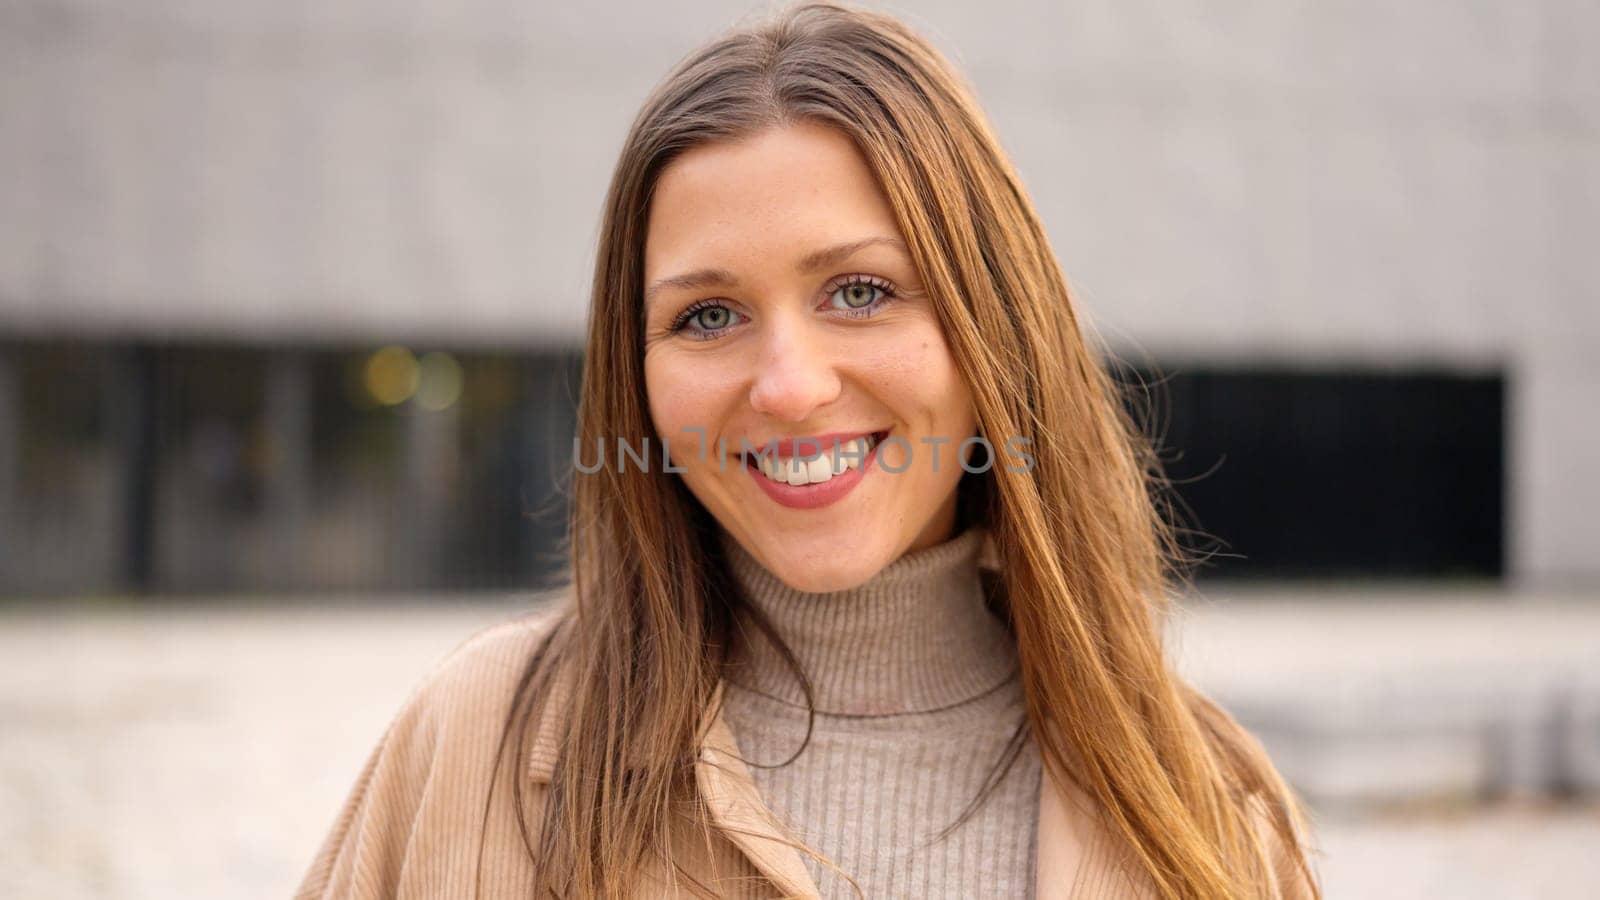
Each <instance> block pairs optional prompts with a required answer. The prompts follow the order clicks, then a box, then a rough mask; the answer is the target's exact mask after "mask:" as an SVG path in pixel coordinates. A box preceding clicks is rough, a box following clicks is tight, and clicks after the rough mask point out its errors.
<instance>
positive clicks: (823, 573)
mask: <svg viewBox="0 0 1600 900" xmlns="http://www.w3.org/2000/svg"><path fill="white" fill-rule="evenodd" d="M774 565H775V566H776V568H774V569H772V574H774V575H776V576H777V577H778V579H779V580H780V581H782V582H783V583H784V584H787V585H788V586H790V587H792V588H794V589H795V590H797V591H804V592H806V593H808V594H828V593H833V592H835V591H847V590H849V589H851V588H853V587H856V586H858V585H860V584H862V583H863V582H865V581H867V580H869V579H870V578H872V576H874V575H876V574H877V573H878V572H879V571H881V570H882V569H883V566H882V565H876V564H874V562H873V560H872V559H870V558H868V557H867V556H866V555H863V556H862V557H861V558H859V559H840V558H838V557H834V558H831V559H829V560H828V561H827V562H826V563H825V564H823V565H807V564H806V563H805V561H804V560H798V559H791V560H786V561H784V562H783V563H778V562H777V561H776V560H775V561H774Z"/></svg>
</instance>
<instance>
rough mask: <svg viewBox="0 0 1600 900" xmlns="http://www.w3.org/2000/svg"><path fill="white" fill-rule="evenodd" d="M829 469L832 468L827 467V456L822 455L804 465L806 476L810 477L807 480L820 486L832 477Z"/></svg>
mask: <svg viewBox="0 0 1600 900" xmlns="http://www.w3.org/2000/svg"><path fill="white" fill-rule="evenodd" d="M831 468H832V467H831V466H829V465H828V456H827V454H823V455H822V456H819V457H817V458H816V459H813V460H811V461H810V462H808V463H806V474H807V475H809V476H810V477H809V478H808V480H809V481H810V482H811V483H812V484H820V483H822V482H824V481H827V480H828V479H829V478H832V477H833V472H832V471H831Z"/></svg>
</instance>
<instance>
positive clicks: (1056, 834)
mask: <svg viewBox="0 0 1600 900" xmlns="http://www.w3.org/2000/svg"><path fill="white" fill-rule="evenodd" d="M573 680H574V673H573V672H572V671H571V670H570V668H569V667H566V666H563V667H561V669H560V670H559V671H558V672H557V673H556V678H555V680H554V682H553V683H552V685H551V688H550V696H549V699H548V701H547V702H546V703H545V705H544V709H543V711H542V712H541V713H540V720H539V725H538V727H537V728H536V729H535V733H534V736H533V742H532V747H531V749H530V752H529V760H528V775H529V777H531V778H532V779H533V780H534V781H535V782H538V783H543V784H548V783H549V782H550V779H551V777H552V774H553V773H554V770H555V761H556V755H557V753H558V752H559V750H560V738H561V734H562V733H563V731H564V730H565V728H564V726H565V722H564V721H562V720H561V717H560V716H561V714H562V713H564V711H565V710H566V704H567V700H568V698H569V697H570V696H571V692H572V684H573ZM721 699H722V685H721V684H718V685H717V688H716V693H715V694H714V695H713V697H712V703H711V709H714V710H716V711H717V712H716V714H715V715H714V716H712V717H711V718H710V719H709V722H708V723H707V724H706V726H705V728H704V732H703V733H704V735H705V738H704V741H703V742H702V749H701V753H700V757H699V759H698V760H697V761H696V763H695V779H696V783H697V785H698V787H699V789H700V794H701V797H702V800H703V801H704V802H705V804H706V807H707V810H708V811H709V812H710V814H711V818H712V821H713V822H715V823H716V825H717V826H718V827H719V828H720V829H721V830H722V832H723V833H724V834H725V835H726V837H727V838H728V839H729V840H730V841H731V842H732V843H733V844H734V845H735V846H737V847H738V848H739V850H740V851H741V852H742V853H743V854H744V855H745V856H746V857H747V858H748V859H749V861H750V863H751V864H752V865H754V866H755V867H756V869H758V870H759V871H760V872H761V874H762V875H764V876H765V877H766V878H768V879H769V880H770V881H772V883H773V884H775V885H776V886H777V887H778V889H779V890H780V891H782V892H783V896H785V897H801V898H818V897H820V896H821V895H820V893H819V892H818V890H817V886H816V883H815V882H814V881H813V880H812V878H811V874H810V872H809V871H808V870H807V869H806V866H805V863H804V862H803V860H802V857H801V854H800V851H799V850H796V849H795V848H794V847H793V846H791V845H790V840H791V839H790V838H788V837H787V836H786V835H785V834H784V831H783V828H782V826H781V824H780V823H778V822H777V820H776V818H775V817H774V816H773V814H772V813H771V811H770V810H769V809H768V808H767V806H766V804H765V803H764V802H763V801H762V799H761V793H760V790H759V788H758V787H757V786H756V783H755V780H754V779H753V778H752V777H751V776H750V769H749V767H748V766H746V765H745V764H744V762H743V761H742V760H741V757H740V755H739V745H738V741H737V740H736V738H735V737H734V734H733V731H732V729H731V728H730V727H729V726H728V723H727V721H726V720H724V718H723V717H722V713H721V709H722V704H721V702H720V701H721ZM1036 829H1037V830H1036V834H1035V837H1036V840H1037V850H1036V854H1035V859H1036V864H1035V872H1034V879H1035V894H1036V897H1037V900H1101V898H1113V897H1114V898H1144V897H1153V896H1154V891H1153V890H1151V889H1150V887H1149V886H1148V884H1147V883H1146V882H1145V881H1144V880H1143V879H1141V878H1140V877H1139V876H1138V875H1137V874H1136V873H1135V872H1134V871H1132V870H1130V869H1129V868H1128V867H1127V866H1125V865H1122V864H1121V859H1122V855H1121V854H1120V853H1118V852H1116V849H1117V847H1118V846H1119V844H1118V842H1117V841H1116V840H1115V838H1114V836H1113V835H1112V834H1111V833H1110V832H1109V831H1108V830H1107V829H1106V827H1105V825H1104V823H1103V822H1102V820H1101V817H1100V816H1098V815H1097V814H1096V812H1095V808H1094V804H1093V803H1092V802H1091V801H1090V800H1089V798H1088V797H1087V795H1085V794H1084V793H1083V791H1082V790H1081V789H1079V788H1078V787H1077V786H1076V785H1074V784H1071V783H1069V784H1068V785H1067V786H1066V788H1065V789H1061V788H1059V787H1057V786H1056V784H1055V780H1054V779H1052V778H1051V777H1050V776H1049V774H1048V769H1047V770H1046V771H1045V773H1044V776H1043V783H1042V784H1041V785H1040V790H1039V818H1038V825H1037V826H1036Z"/></svg>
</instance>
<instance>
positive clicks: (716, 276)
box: [644, 236, 906, 305]
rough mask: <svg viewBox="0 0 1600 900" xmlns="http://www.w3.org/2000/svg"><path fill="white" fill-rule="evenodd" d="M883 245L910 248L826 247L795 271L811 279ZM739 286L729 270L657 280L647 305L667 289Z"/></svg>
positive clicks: (889, 240)
mask: <svg viewBox="0 0 1600 900" xmlns="http://www.w3.org/2000/svg"><path fill="white" fill-rule="evenodd" d="M880 244H882V245H886V246H893V247H899V248H900V249H901V250H904V249H905V248H906V245H905V243H904V242H903V241H901V240H900V239H899V238H893V237H884V236H877V237H867V238H862V239H860V240H858V241H846V242H844V243H842V244H834V245H833V246H831V247H824V248H822V249H821V250H814V251H812V252H810V253H807V254H806V255H805V256H803V257H801V259H800V262H799V263H797V264H796V265H795V271H796V272H799V273H800V274H802V275H810V274H813V273H815V272H817V271H819V270H821V269H826V268H828V267H830V266H836V265H838V264H839V263H842V262H844V261H845V260H847V259H849V258H850V257H851V256H853V255H854V254H856V253H857V252H859V251H861V250H865V249H866V248H868V247H873V246H877V245H880ZM738 286H739V279H738V278H737V277H736V276H735V275H734V274H733V273H732V272H730V271H728V270H727V269H696V270H694V271H693V272H685V273H683V274H682V275H669V276H667V277H665V278H658V279H656V280H655V281H654V282H652V283H651V284H650V287H649V288H647V289H646V290H645V292H644V302H645V304H646V305H648V304H649V303H650V300H651V299H652V298H653V297H655V295H656V294H658V293H660V292H661V291H663V290H666V289H667V288H680V289H685V290H693V289H696V288H708V287H738Z"/></svg>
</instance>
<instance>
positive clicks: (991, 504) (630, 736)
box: [301, 4, 1318, 898]
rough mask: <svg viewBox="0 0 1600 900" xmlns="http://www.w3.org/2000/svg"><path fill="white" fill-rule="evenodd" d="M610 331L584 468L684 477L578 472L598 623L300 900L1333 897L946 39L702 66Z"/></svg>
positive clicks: (441, 698) (628, 209)
mask: <svg viewBox="0 0 1600 900" xmlns="http://www.w3.org/2000/svg"><path fill="white" fill-rule="evenodd" d="M592 302H593V308H592V313H591V317H590V331H589V336H588V343H587V350H586V357H585V363H584V365H585V370H584V378H583V387H582V396H581V403H580V410H579V423H578V439H579V446H600V447H602V448H604V447H606V446H609V445H610V444H611V443H613V442H615V443H617V444H618V445H620V446H632V447H636V448H637V447H644V446H648V445H649V443H650V442H652V441H654V442H656V445H657V446H662V447H664V448H666V454H667V457H668V460H669V462H670V465H668V466H663V467H661V468H652V467H651V466H649V465H647V464H638V465H634V466H632V467H631V468H630V467H629V466H626V465H617V466H605V465H600V466H595V467H588V466H584V465H582V464H581V463H580V464H578V465H577V466H576V468H575V472H574V476H573V489H572V502H573V505H572V520H571V564H572V573H571V575H572V582H571V588H570V590H569V591H568V592H567V593H566V598H565V600H564V601H563V602H562V603H560V604H558V605H557V607H556V608H555V609H554V610H551V611H546V612H541V613H539V614H536V615H533V616H530V617H527V618H523V619H519V620H515V621H512V622H508V623H505V624H503V625H500V626H498V627H496V628H494V629H491V630H489V631H487V632H485V633H482V634H480V635H477V636H475V637H474V638H473V639H472V640H470V641H468V642H467V643H465V644H464V645H462V647H461V648H459V649H458V650H457V652H455V653H454V654H452V655H451V657H450V658H449V659H448V660H447V661H446V662H445V663H444V664H443V665H442V666H441V668H440V669H439V670H438V671H436V672H435V673H433V674H432V675H431V676H430V677H429V678H428V679H426V680H425V681H424V683H423V684H422V686H421V687H420V688H419V689H418V690H417V691H416V692H415V693H414V694H413V696H412V698H411V700H410V701H409V702H408V703H407V704H406V706H405V708H404V709H403V710H402V711H401V713H400V715H399V716H398V717H397V718H396V720H395V722H394V724H393V725H392V726H391V727H390V729H389V731H388V733H386V734H385V736H384V738H383V740H382V742H380V744H379V746H378V747H377V749H376V750H374V751H373V753H372V755H371V757H370V758H369V760H368V763H367V767H366V769H365V770H364V771H363V773H362V775H361V777H360V778H359V780H358V781H357V784H356V787H355V788H354V790H353V791H352V792H351V794H350V796H349V798H348V800H347V801H346V805H345V808H344V810H343V811H342V813H341V815H340V816H339V818H338V820H337V824H336V826H335V827H334V829H333V832H332V833H331V834H330V835H329V836H328V838H327V840H326V842H325V844H324V846H323V848H322V851H321V852H320V853H319V855H318V857H317V859H316V860H315V862H314V863H313V865H312V868H311V870H310V872H309V873H308V874H307V876H306V879H305V881H304V883H303V885H302V888H301V896H305V897H318V896H330V897H348V896H360V897H367V896H371V897H377V896H394V895H396V894H402V895H411V896H429V897H432V896H465V895H468V894H469V893H471V894H477V895H489V896H495V897H501V896H505V897H511V896H518V897H522V896H528V895H530V894H532V895H534V896H541V897H542V896H548V895H557V896H581V897H614V896H649V897H656V896H678V895H680V894H684V893H688V894H693V895H697V896H729V897H772V896H803V897H821V896H827V897H835V896H871V897H879V896H960V897H1039V898H1064V897H1155V896H1161V897H1183V898H1190V897H1201V898H1271V897H1309V896H1316V895H1317V894H1318V889H1317V887H1316V885H1315V882H1314V880H1313V878H1312V876H1311V873H1310V867H1309V866H1308V864H1307V860H1306V852H1305V850H1304V849H1303V847H1302V840H1303V830H1304V828H1303V819H1302V816H1301V814H1300V812H1299V809H1298V807H1297V805H1296V803H1295V801H1294V799H1293V797H1292V795H1291V794H1290V792H1289V790H1288V789H1287V787H1286V786H1285V785H1284V784H1283V782H1282V781H1281V779H1280V778H1279V777H1278V775H1277V773H1276V772H1275V771H1274V769H1273V766H1272V764H1271V762H1270V761H1269V760H1268V759H1267V757H1266V755H1265V754H1264V753H1263V752H1262V750H1261V748H1260V746H1259V744H1258V743H1257V742H1256V741H1255V740H1254V739H1252V738H1251V737H1250V736H1249V735H1248V734H1246V733H1245V732H1244V731H1243V730H1242V729H1240V728H1239V726H1238V725H1237V724H1236V723H1235V722H1234V720H1233V719H1232V718H1230V717H1229V716H1228V715H1227V714H1226V713H1225V712H1223V711H1222V710H1221V709H1219V708H1218V707H1217V706H1216V705H1214V704H1213V703H1211V702H1210V701H1209V700H1207V699H1206V698H1205V697H1204V696H1202V695H1200V694H1199V693H1198V692H1196V691H1195V690H1193V689H1192V688H1191V687H1190V686H1188V685H1187V684H1185V683H1184V682H1183V681H1182V680H1181V679H1180V678H1179V677H1178V676H1177V675H1176V674H1175V673H1174V672H1173V671H1172V668H1171V665H1170V663H1169V660H1168V659H1167V657H1166V654H1165V651H1164V648H1163V646H1162V642H1161V633H1162V612H1163V609H1164V606H1165V603H1166V599H1167V597H1168V596H1169V594H1170V592H1171V590H1172V588H1173V587H1174V586H1175V583H1176V582H1178V581H1180V580H1182V579H1184V578H1186V577H1187V575H1186V574H1185V572H1186V569H1185V566H1186V564H1187V563H1188V561H1187V560H1185V559H1183V558H1182V555H1181V552H1180V551H1179V549H1178V548H1177V544H1176V541H1175V540H1174V538H1173V528H1172V526H1171V524H1169V523H1168V522H1167V521H1166V520H1165V519H1164V518H1163V517H1162V515H1161V506H1160V502H1159V498H1160V497H1161V489H1162V488H1163V486H1164V480H1163V478H1162V476H1161V474H1160V467H1159V464H1158V461H1157V460H1156V458H1155V456H1154V453H1153V452H1152V450H1151V446H1150V443H1149V441H1148V439H1147V438H1146V437H1145V436H1144V435H1142V434H1141V433H1140V432H1139V431H1138V429H1137V427H1136V426H1135V425H1134V424H1133V423H1132V421H1131V419H1130V417H1129V416H1128V414H1127V413H1126V412H1125V411H1124V409H1123V407H1122V404H1121V402H1120V398H1119V395H1118V391H1117V389H1116V386H1115V383H1114V382H1113V381H1112V380H1111V379H1110V377H1109V376H1108V374H1107V373H1106V372H1105V369H1104V366H1103V365H1102V362H1101V358H1100V353H1099V352H1098V351H1097V350H1096V349H1095V348H1094V347H1092V346H1091V345H1089V344H1088V343H1087V341H1086V340H1085V337H1084V335H1083V333H1082V332H1081V330H1080V329H1079V327H1078V323H1077V315H1076V312H1075V310H1074V306H1073V300H1072V298H1071V296H1070V294H1069V293H1068V291H1067V288H1066V285H1065V283H1064V281H1063V279H1062V276H1061V273H1060V270H1059V267H1058V265H1057V263H1056V261H1055V257H1054V255H1053V253H1052V251H1051V249H1050V247H1049V244H1048V242H1047V240H1046V238H1045V236H1044V233H1043V230H1042V229H1041V228H1040V226H1039V222H1038V218H1037V216H1036V215H1035V213H1034V210H1033V208H1032V206H1031V204H1030V202H1029V200H1028V199H1027V196H1026V193H1025V192H1024V191H1023V189H1022V186H1021V183H1020V181H1019V179H1018V178H1017V176H1016V174H1015V172H1014V171H1013V170H1012V169H1011V166H1010V165H1009V163H1008V162H1007V161H1006V159H1005V157H1004V155H1003V153H1002V152H1001V150H1000V148H999V146H998V144H997V142H996V141H995V139H994V137H993V135H992V134H991V133H990V131H989V129H988V127H987V125H986V124H985V123H984V120H983V117H982V114H981V112H980V111H979V109H978V107H977V105H976V103H975V102H974V101H973V99H972V97H971V94H970V92H969V91H968V89H967V88H966V87H965V86H964V85H962V83H961V82H960V80H959V79H958V78H957V77H956V76H955V75H954V73H953V72H952V70H951V69H950V67H949V66H948V64H947V63H946V62H945V61H944V60H943V59H942V58H941V57H940V56H939V55H938V54H937V53H936V52H935V51H934V50H933V49H932V48H931V47H930V46H929V45H928V44H927V43H926V42H924V41H923V40H922V39H921V38H919V37H918V36H916V35H915V34H913V33H911V32H910V31H909V30H907V29H906V28H905V27H904V26H903V25H901V24H900V23H899V22H897V21H895V20H894V19H892V18H890V17H887V16H884V15H880V14H876V13H866V12H860V11H856V10H851V9H847V8H843V7H839V6H834V5H829V4H808V5H805V6H801V7H797V8H795V9H792V10H789V11H787V12H785V13H783V14H781V15H779V16H778V17H777V18H776V19H775V20H774V21H772V22H771V23H769V24H766V25H762V26H759V27H755V28H750V29H745V30H741V31H737V32H734V33H731V34H729V35H726V36H724V37H721V38H719V39H717V40H716V41H714V42H712V43H711V44H709V45H708V46H706V47H705V48H703V49H702V50H700V51H698V52H696V53H695V54H692V55H691V56H690V57H689V58H687V59H686V60H685V61H684V62H683V63H682V64H680V65H679V66H678V68H677V69H675V70H674V71H673V72H672V73H671V74H670V75H669V76H668V78H667V80H666V81H665V82H664V83H663V84H662V85H661V86H660V87H659V88H658V89H657V90H656V92H655V93H654V94H653V95H652V96H651V97H650V98H649V100H647V101H646V103H645V105H644V108H643V109H642V110H641V111H640V113H639V115H638V117H637V119H636V120H635V121H634V124H633V127H632V128H631V130H630V131H629V133H628V136H627V139H626V141H625V143H624V146H623V149H622V154H621V158H620V160H619V162H618V164H617V168H616V172H615V175H614V177H613V180H612V183H611V188H610V192H609V194H608V196H607V198H606V205H605V218H604V224H603V226H602V230H601V239H600V246H599V253H598V260H597V263H596V269H595V285H594V293H593V299H592ZM712 445H715V446H716V447H717V448H719V450H720V449H721V448H723V447H730V446H731V447H733V448H735V450H734V456H735V458H736V459H737V461H738V464H736V465H732V466H729V465H727V464H726V459H725V458H724V456H723V454H722V453H720V452H718V453H716V454H712V453H708V452H707V448H708V447H709V446H712ZM1001 445H1003V446H1005V447H1006V448H1007V450H1008V451H1015V450H1016V449H1017V448H1026V453H1025V454H1023V455H1022V456H1021V458H1025V459H1026V461H1027V465H1021V466H1014V465H995V464H994V463H995V457H996V455H997V449H996V448H997V447H998V446H1001ZM646 458H648V454H645V455H644V456H642V457H639V459H640V460H643V459H646Z"/></svg>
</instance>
